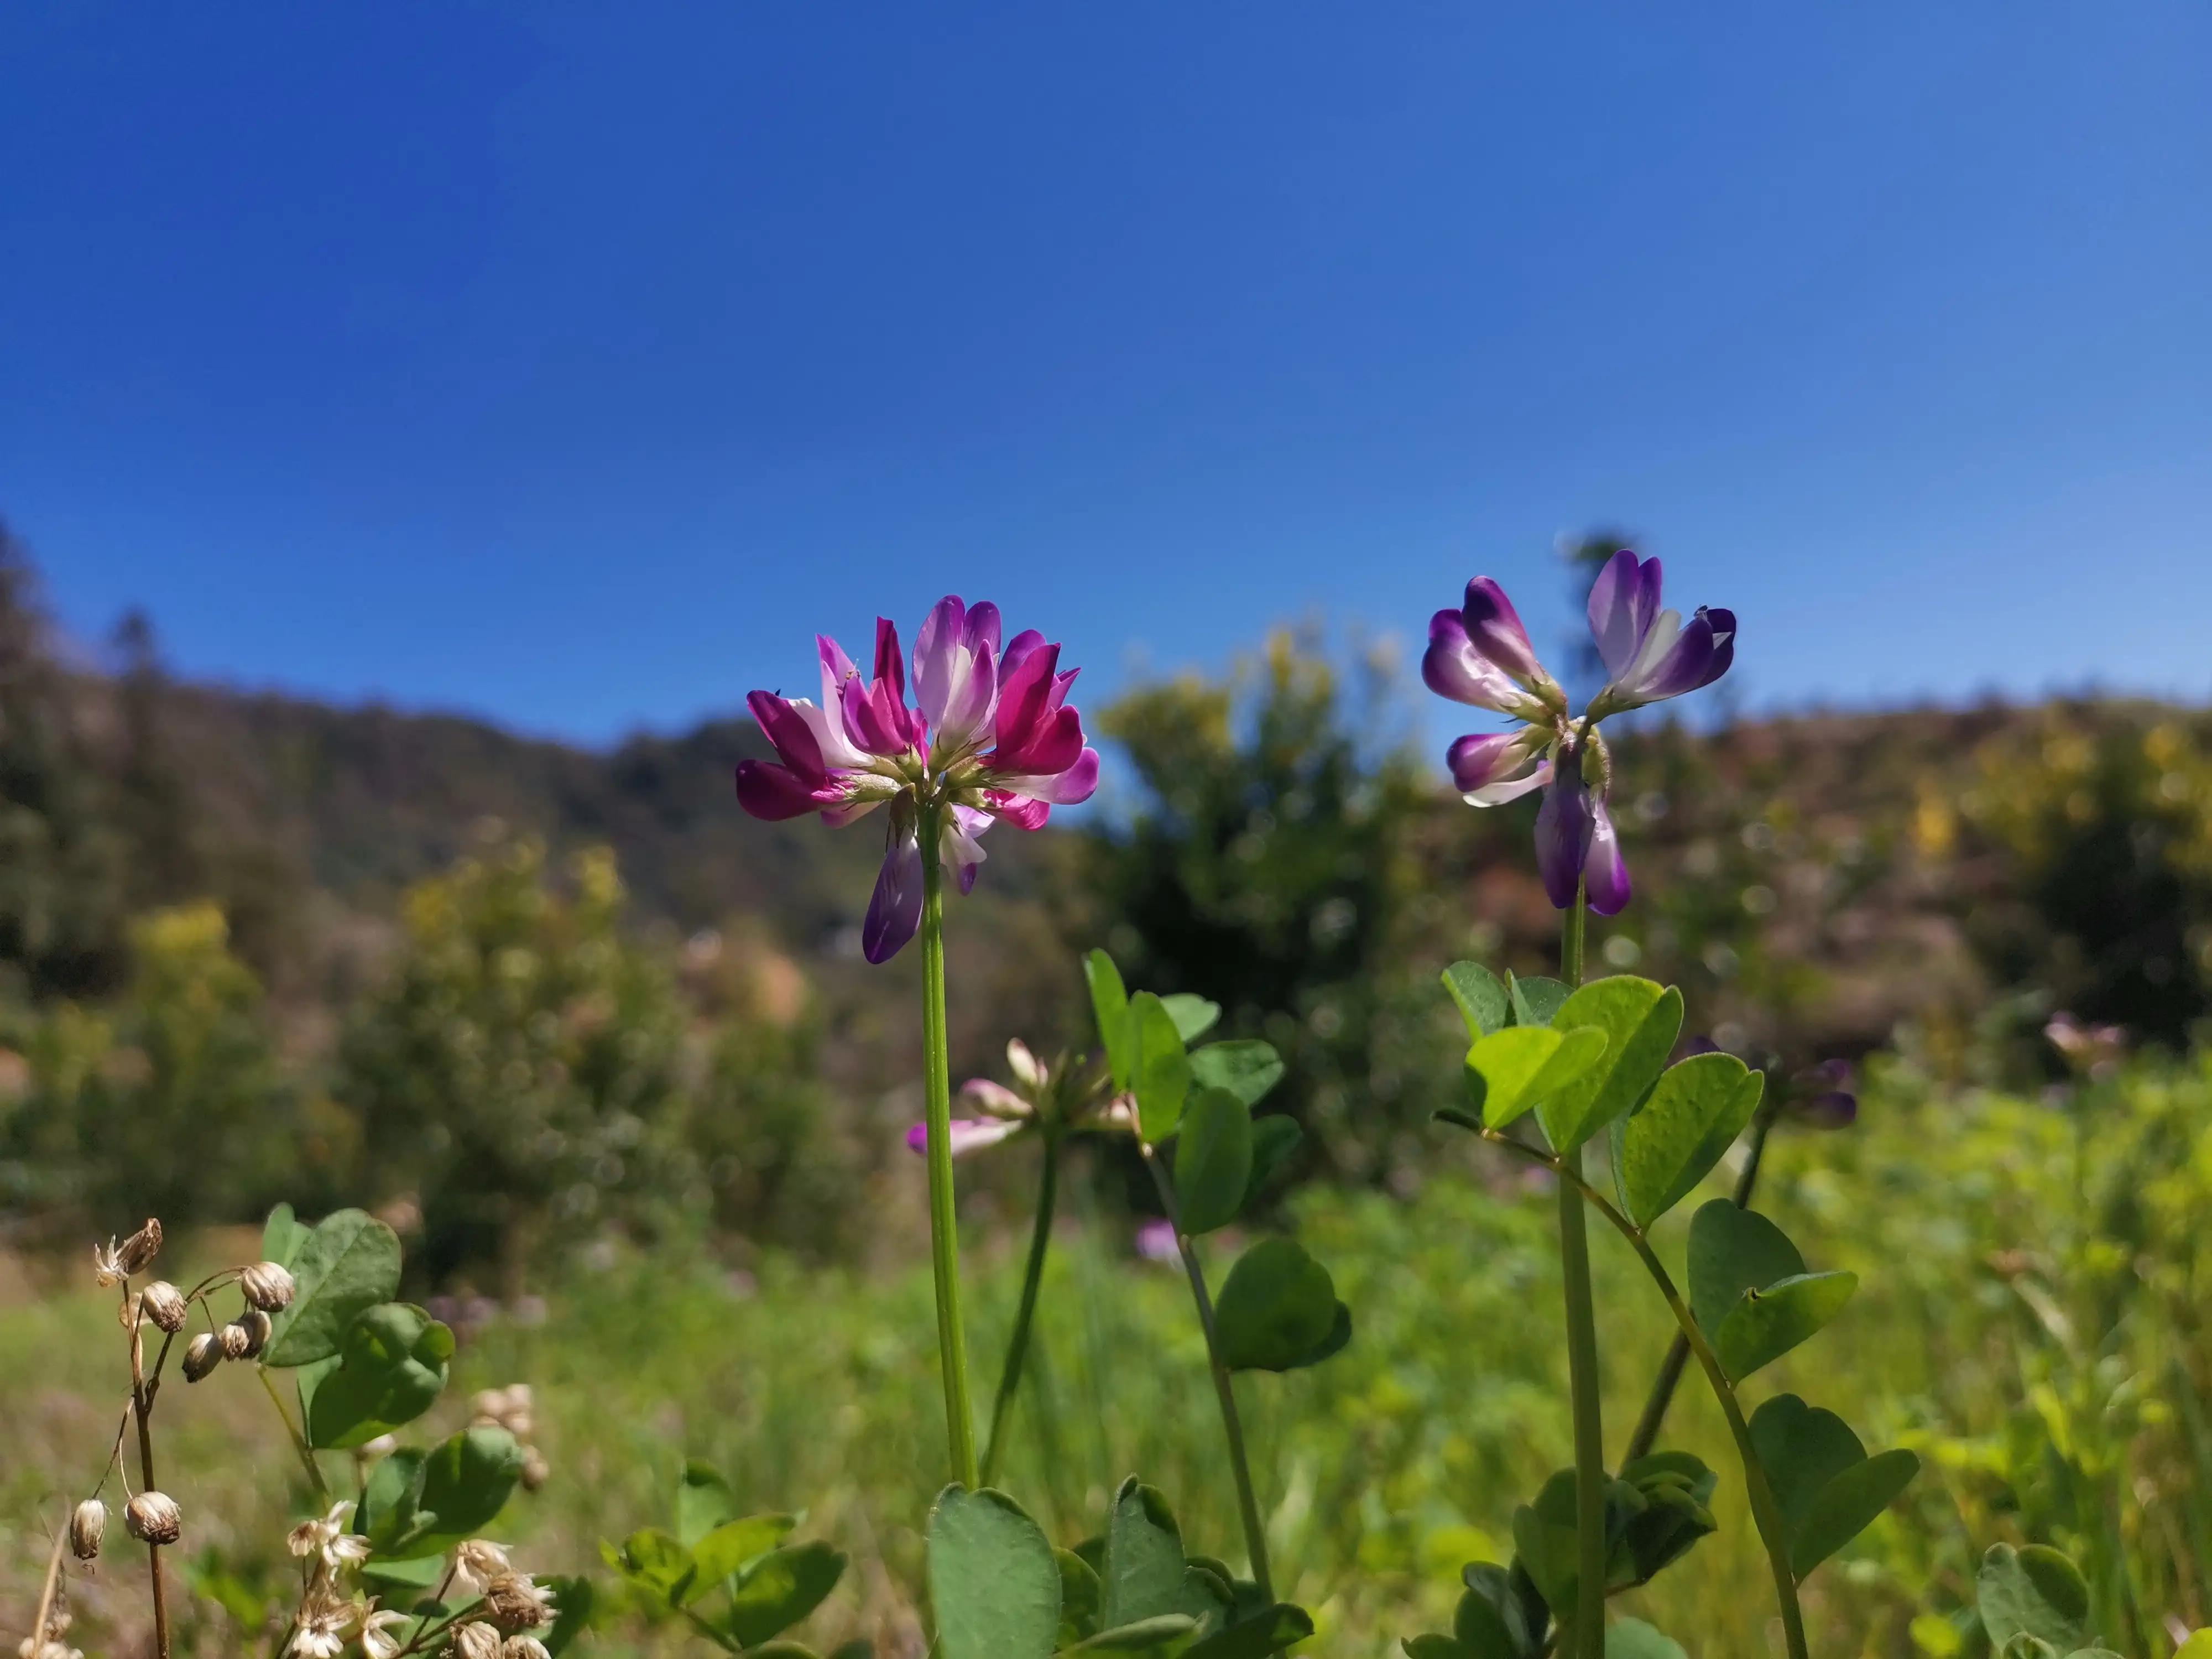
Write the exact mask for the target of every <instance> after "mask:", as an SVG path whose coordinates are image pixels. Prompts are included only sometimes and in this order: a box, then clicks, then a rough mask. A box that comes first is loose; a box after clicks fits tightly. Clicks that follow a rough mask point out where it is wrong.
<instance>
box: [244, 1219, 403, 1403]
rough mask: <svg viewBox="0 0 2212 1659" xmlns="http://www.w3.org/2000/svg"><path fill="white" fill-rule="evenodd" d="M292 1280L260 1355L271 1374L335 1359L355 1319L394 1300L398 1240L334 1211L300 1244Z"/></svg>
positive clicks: (382, 1228) (370, 1222)
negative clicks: (286, 1302) (289, 1299)
mask: <svg viewBox="0 0 2212 1659" xmlns="http://www.w3.org/2000/svg"><path fill="white" fill-rule="evenodd" d="M292 1277H293V1279H294V1280H295V1291H294V1293H293V1297H292V1305H291V1306H290V1307H289V1308H287V1309H286V1310H284V1311H283V1313H281V1314H278V1315H277V1316H276V1321H275V1328H274V1330H273V1331H272V1333H271V1334H270V1339H269V1342H268V1346H266V1347H265V1348H264V1349H263V1350H262V1355H261V1363H262V1364H264V1365H268V1366H270V1367H272V1368H277V1369H281V1368H283V1367H286V1366H291V1365H304V1364H307V1363H308V1362H309V1361H310V1360H315V1359H323V1358H328V1357H329V1356H330V1355H331V1354H334V1353H336V1352H337V1351H338V1347H339V1345H340V1344H341V1343H342V1342H343V1340H344V1339H345V1330H346V1327H347V1326H349V1325H350V1324H352V1323H353V1322H354V1319H355V1317H356V1316H357V1315H359V1314H361V1313H362V1311H364V1310H367V1309H369V1308H373V1307H374V1306H376V1304H378V1303H380V1302H389V1301H391V1300H392V1298H393V1297H397V1296H398V1294H399V1235H398V1234H397V1233H395V1232H393V1231H392V1229H391V1228H389V1227H387V1226H386V1225H384V1223H382V1222H381V1221H379V1220H377V1219H376V1218H375V1217H374V1216H372V1215H369V1214H368V1212H365V1211H362V1210H339V1211H337V1212H334V1213H332V1214H330V1215H327V1216H325V1217H324V1218H322V1220H321V1221H319V1222H318V1223H317V1224H316V1225H315V1228H314V1231H312V1232H311V1233H309V1234H308V1235H307V1237H306V1238H305V1239H304V1240H302V1241H301V1242H300V1243H299V1245H298V1249H297V1250H296V1252H295V1256H294V1260H293V1263H292Z"/></svg>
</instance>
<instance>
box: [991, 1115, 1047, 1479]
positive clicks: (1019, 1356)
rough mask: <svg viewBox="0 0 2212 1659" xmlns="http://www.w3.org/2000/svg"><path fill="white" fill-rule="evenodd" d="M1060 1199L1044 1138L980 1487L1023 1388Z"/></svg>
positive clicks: (996, 1463) (994, 1470) (1001, 1444)
mask: <svg viewBox="0 0 2212 1659" xmlns="http://www.w3.org/2000/svg"><path fill="white" fill-rule="evenodd" d="M1059 1196H1060V1136H1059V1135H1058V1133H1055V1132H1054V1131H1053V1130H1052V1129H1050V1128H1048V1129H1047V1130H1046V1131H1045V1134H1044V1168H1043V1170H1042V1172H1041V1173H1040V1174H1039V1175H1038V1176H1037V1200H1036V1225H1034V1226H1033V1227H1032V1228H1031V1229H1030V1259H1029V1265H1028V1266H1027V1267H1025V1268H1024V1270H1023V1273H1022V1300H1021V1305H1020V1306H1019V1307H1018V1308H1017V1309H1016V1310H1014V1334H1012V1336H1011V1337H1009V1338H1008V1339H1007V1340H1006V1364H1005V1366H1004V1367H1003V1368H1002V1369H1001V1370H1000V1372H999V1397H998V1398H997V1399H996V1400H995V1401H993V1402H992V1404H991V1437H990V1438H989V1439H988V1440H987V1441H986V1442H984V1444H983V1484H984V1485H985V1486H989V1485H990V1484H991V1477H992V1476H993V1475H994V1474H997V1473H998V1469H999V1453H1000V1450H1001V1449H1002V1448H1003V1447H1004V1444H1005V1438H1006V1414H1007V1413H1009V1412H1011V1411H1012V1409H1013V1405H1014V1395H1015V1392H1016V1391H1017V1390H1018V1389H1020V1387H1021V1386H1022V1361H1023V1360H1024V1359H1025V1358H1027V1357H1028V1355H1029V1351H1030V1320H1031V1318H1032V1317H1034V1316H1035V1315H1036V1299H1037V1286H1038V1285H1040V1284H1041V1283H1042V1281H1043V1279H1044V1258H1045V1252H1046V1251H1047V1250H1048V1249H1051V1247H1052V1212H1053V1206H1054V1202H1055V1201H1056V1200H1058V1198H1059Z"/></svg>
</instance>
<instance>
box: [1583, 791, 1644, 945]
mask: <svg viewBox="0 0 2212 1659" xmlns="http://www.w3.org/2000/svg"><path fill="white" fill-rule="evenodd" d="M1583 889H1584V890H1585V891H1587V892H1588V894H1589V908H1591V909H1592V910H1594V911H1595V912H1596V913H1597V914H1598V915H1601V916H1617V915H1620V913H1621V912H1622V911H1623V910H1625V909H1626V908H1628V901H1629V897H1630V896H1631V894H1632V892H1633V888H1632V885H1631V884H1630V882H1629V879H1628V860H1626V859H1625V858H1623V857H1622V856H1621V853H1620V836H1618V835H1616V834H1614V833H1613V814H1612V813H1611V812H1609V811H1607V810H1606V805H1605V802H1604V801H1602V800H1597V801H1594V802H1592V803H1591V805H1590V839H1589V854H1588V855H1587V856H1586V857H1585V858H1584V859H1583Z"/></svg>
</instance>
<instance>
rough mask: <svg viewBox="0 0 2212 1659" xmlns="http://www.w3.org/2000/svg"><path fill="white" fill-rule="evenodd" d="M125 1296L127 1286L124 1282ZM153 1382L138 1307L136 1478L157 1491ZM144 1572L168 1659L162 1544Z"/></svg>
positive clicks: (150, 1552)
mask: <svg viewBox="0 0 2212 1659" xmlns="http://www.w3.org/2000/svg"><path fill="white" fill-rule="evenodd" d="M124 1293H125V1297H128V1296H129V1294H130V1291H129V1286H128V1285H127V1284H126V1285H125V1291H124ZM168 1353H169V1345H168V1344H167V1343H166V1342H164V1343H163V1344H162V1345H161V1358H163V1359H167V1358H168ZM154 1388H155V1384H154V1383H149V1382H148V1381H147V1377H146V1341H145V1336H144V1334H143V1330H142V1328H141V1321H140V1318H139V1314H138V1310H137V1308H136V1307H135V1306H134V1307H132V1309H131V1404H132V1407H133V1409H134V1410H135V1411H136V1412H137V1418H138V1481H139V1488H140V1490H141V1491H143V1492H154V1491H155V1490H157V1488H156V1486H155V1483H154V1430H153V1426H152V1425H151V1423H150V1422H149V1419H150V1418H151V1416H152V1415H153V1411H154ZM146 1571H147V1574H148V1577H149V1579H150V1580H151V1582H152V1584H153V1587H154V1651H155V1659H169V1599H168V1592H167V1589H166V1588H165V1587H164V1586H163V1584H162V1583H161V1546H160V1545H159V1544H155V1543H149V1544H148V1545H147V1546H146Z"/></svg>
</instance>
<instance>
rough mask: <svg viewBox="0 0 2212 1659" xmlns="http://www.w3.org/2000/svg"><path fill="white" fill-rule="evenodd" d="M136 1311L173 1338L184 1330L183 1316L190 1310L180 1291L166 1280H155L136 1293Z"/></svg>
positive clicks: (183, 1294)
mask: <svg viewBox="0 0 2212 1659" xmlns="http://www.w3.org/2000/svg"><path fill="white" fill-rule="evenodd" d="M138 1311H139V1312H140V1313H142V1314H143V1315H144V1316H146V1317H147V1318H148V1319H150V1320H152V1321H153V1322H154V1323H155V1324H156V1325H159V1326H160V1327H161V1328H162V1329H163V1330H165V1331H167V1332H168V1334H170V1335H172V1336H174V1335H175V1334H177V1333H178V1332H179V1331H181V1330H182V1329H184V1328H185V1315H186V1314H188V1313H190V1312H191V1309H190V1307H188V1306H187V1305H186V1304H185V1293H184V1292H183V1291H180V1290H179V1289H178V1288H177V1287H176V1286H175V1285H172V1284H171V1283H169V1281H168V1280H167V1279H155V1281H154V1282H153V1283H152V1284H150V1285H148V1286H147V1287H146V1288H145V1289H144V1290H143V1291H139V1292H138Z"/></svg>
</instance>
